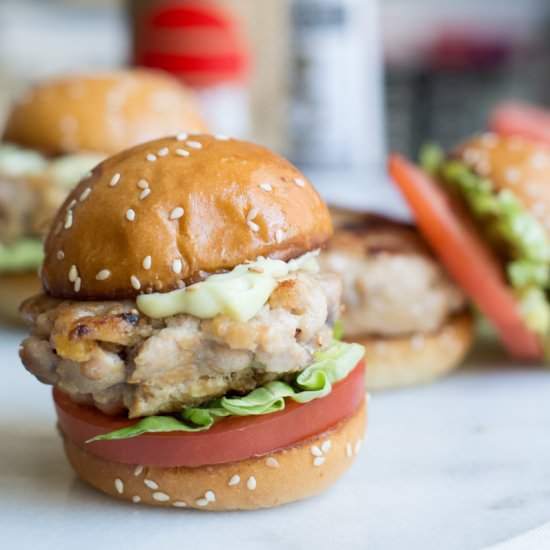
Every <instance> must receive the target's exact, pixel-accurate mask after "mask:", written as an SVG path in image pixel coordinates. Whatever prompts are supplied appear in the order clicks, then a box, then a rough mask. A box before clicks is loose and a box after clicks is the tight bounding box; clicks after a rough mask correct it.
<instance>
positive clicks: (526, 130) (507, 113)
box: [489, 102, 550, 145]
mask: <svg viewBox="0 0 550 550" xmlns="http://www.w3.org/2000/svg"><path fill="white" fill-rule="evenodd" d="M489 128H490V129H491V130H492V131H494V132H496V133H498V134H503V135H506V136H521V137H524V138H527V139H532V140H535V141H540V142H542V143H546V144H547V145H550V111H548V110H546V109H542V108H540V107H535V106H534V105H529V104H527V103H519V102H507V103H501V104H500V105H497V106H496V108H495V109H494V110H493V112H492V113H491V116H490V117H489Z"/></svg>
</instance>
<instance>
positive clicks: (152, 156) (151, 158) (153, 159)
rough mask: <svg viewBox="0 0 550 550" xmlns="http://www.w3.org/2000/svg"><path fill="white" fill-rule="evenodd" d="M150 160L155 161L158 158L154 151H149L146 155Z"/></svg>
mask: <svg viewBox="0 0 550 550" xmlns="http://www.w3.org/2000/svg"><path fill="white" fill-rule="evenodd" d="M145 158H146V159H147V160H148V161H149V162H155V160H157V155H153V153H148V154H147V156H146V157H145Z"/></svg>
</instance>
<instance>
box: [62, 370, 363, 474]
mask: <svg viewBox="0 0 550 550" xmlns="http://www.w3.org/2000/svg"><path fill="white" fill-rule="evenodd" d="M364 375H365V367H364V364H363V363H362V362H360V363H359V364H358V365H357V367H355V369H354V370H353V371H352V372H351V373H350V374H349V375H348V376H347V377H346V378H345V379H344V380H341V381H340V382H338V383H337V384H335V385H334V387H333V388H332V392H331V393H330V394H329V395H327V396H326V397H323V398H322V399H314V400H313V401H310V402H309V403H305V404H303V405H302V404H299V403H296V402H294V401H291V400H287V403H286V407H285V409H284V410H282V411H280V412H277V413H273V414H266V415H262V416H246V417H229V418H224V419H223V420H221V421H219V422H218V423H217V424H215V425H214V426H213V427H212V428H210V430H208V431H205V432H196V433H185V432H170V433H152V434H143V435H140V436H138V437H134V438H131V439H122V440H114V441H96V442H93V443H89V444H87V443H86V441H87V440H88V439H90V438H92V437H94V436H96V435H99V434H103V433H107V432H110V431H113V430H117V429H119V428H123V427H126V426H129V425H131V424H132V423H133V421H131V420H128V419H127V418H125V417H124V418H123V417H111V416H108V415H106V414H103V413H102V412H100V411H99V410H97V409H95V408H94V407H89V406H85V405H78V404H77V403H74V402H73V401H71V399H70V398H69V397H68V396H67V395H66V394H64V393H63V392H61V391H60V390H58V389H54V390H53V397H54V402H55V408H56V411H57V416H58V421H59V427H60V428H61V431H62V432H63V434H64V435H65V436H66V437H68V438H69V439H70V440H71V441H72V442H73V443H75V444H77V445H78V446H80V447H82V448H84V449H85V450H86V451H88V452H90V453H93V454H95V455H97V456H101V457H103V458H106V459H107V460H111V461H114V462H122V463H125V464H144V465H148V466H160V467H171V466H187V467H196V466H204V465H207V464H225V463H228V462H236V461H239V460H245V459H247V458H250V457H252V456H259V455H263V454H266V453H269V452H272V451H276V450H278V449H283V448H285V447H288V446H290V445H293V444H295V443H298V442H299V441H303V440H305V439H309V438H311V437H313V436H315V435H317V434H319V433H322V432H324V431H327V430H328V429H330V428H332V427H333V426H335V425H336V424H338V423H339V422H341V421H342V420H345V419H346V418H349V417H350V416H352V415H353V414H354V413H355V412H356V411H357V410H358V409H359V407H360V406H361V404H362V402H363V400H364V399H365V385H364Z"/></svg>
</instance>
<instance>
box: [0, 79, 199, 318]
mask: <svg viewBox="0 0 550 550" xmlns="http://www.w3.org/2000/svg"><path fill="white" fill-rule="evenodd" d="M178 129H180V130H195V131H202V130H205V125H204V122H203V121H202V118H201V116H200V115H199V114H198V111H197V109H196V106H195V103H194V99H193V98H192V97H191V95H190V92H189V91H188V90H187V89H186V88H184V87H183V86H182V85H180V84H179V82H178V81H177V80H175V79H173V78H172V77H170V76H168V75H165V74H163V73H157V72H154V71H146V70H120V71H115V72H110V73H90V74H81V75H71V76H66V77H59V78H55V79H53V80H48V81H45V82H42V83H40V84H37V85H36V86H34V87H32V88H31V89H30V90H28V91H27V92H26V93H25V94H24V95H23V96H21V97H20V98H19V100H18V101H16V102H15V104H14V105H13V108H12V110H11V112H10V113H9V115H8V119H7V122H6V127H5V129H4V133H3V137H2V142H1V143H0V288H1V291H0V298H1V297H3V295H4V294H6V295H7V296H8V299H7V300H1V301H0V316H2V317H4V318H5V319H8V320H11V321H17V320H20V318H19V315H18V313H17V307H14V305H17V304H19V303H21V301H22V300H23V299H24V298H27V297H28V296H30V295H32V294H35V293H36V292H39V290H40V283H39V281H38V279H37V277H36V270H37V268H38V266H39V265H40V262H41V259H42V256H43V251H42V237H43V236H44V234H45V232H46V231H47V229H48V227H49V223H50V222H51V220H52V218H53V216H54V215H55V212H56V210H57V209H58V208H59V206H60V205H61V203H62V202H63V200H64V199H65V197H66V196H67V194H68V193H69V191H70V190H71V189H72V188H73V187H74V186H75V185H76V184H77V183H78V181H79V179H80V178H81V177H82V176H83V175H84V174H85V173H87V172H88V171H89V170H90V169H91V168H93V167H94V166H95V165H96V164H97V163H98V162H100V161H101V160H102V159H103V158H105V157H106V156H107V155H109V154H113V153H116V152H118V151H120V150H122V149H125V148H127V147H130V146H132V145H136V144H138V143H141V142H143V141H147V140H150V139H154V138H158V137H160V136H163V135H166V134H168V133H172V132H175V131H177V130H178Z"/></svg>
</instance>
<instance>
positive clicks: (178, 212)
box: [170, 206, 184, 220]
mask: <svg viewBox="0 0 550 550" xmlns="http://www.w3.org/2000/svg"><path fill="white" fill-rule="evenodd" d="M183 214H184V210H183V208H182V207H181V206H177V207H176V208H174V210H172V212H170V219H171V220H178V219H179V218H181V217H182V216H183Z"/></svg>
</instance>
